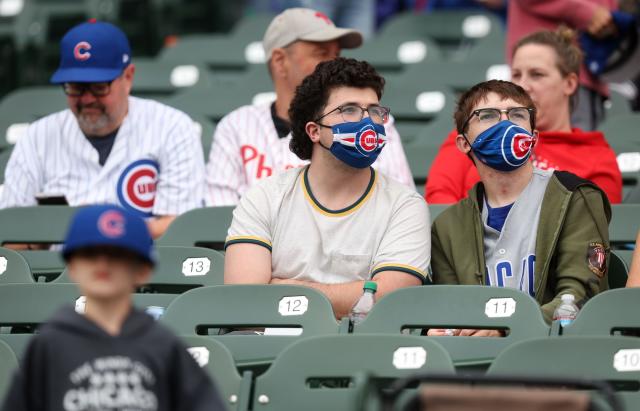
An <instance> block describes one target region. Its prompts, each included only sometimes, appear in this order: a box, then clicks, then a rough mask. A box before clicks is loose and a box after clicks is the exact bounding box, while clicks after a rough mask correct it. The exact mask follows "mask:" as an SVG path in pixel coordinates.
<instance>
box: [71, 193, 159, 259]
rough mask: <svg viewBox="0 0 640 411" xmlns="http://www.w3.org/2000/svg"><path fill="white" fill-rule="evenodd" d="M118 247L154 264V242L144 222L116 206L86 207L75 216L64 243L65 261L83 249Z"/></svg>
mask: <svg viewBox="0 0 640 411" xmlns="http://www.w3.org/2000/svg"><path fill="white" fill-rule="evenodd" d="M100 246H108V247H118V248H122V249H125V250H128V251H131V252H132V253H134V254H136V255H138V256H139V257H141V258H142V259H143V260H145V261H147V262H149V263H150V264H152V265H154V264H155V256H154V252H153V239H152V238H151V235H150V234H149V229H148V228H147V224H146V223H145V222H144V220H143V219H142V218H140V217H138V216H137V215H135V214H133V213H132V212H130V211H127V210H125V209H123V208H120V207H117V206H114V205H94V206H88V207H83V208H81V209H80V210H78V212H77V213H76V214H75V215H74V216H73V219H72V221H71V225H70V226H69V230H68V231H67V236H66V238H65V241H64V247H63V249H62V255H63V257H64V258H65V259H68V258H69V256H70V255H71V254H72V253H73V252H75V251H77V250H78V249H81V248H87V247H100Z"/></svg>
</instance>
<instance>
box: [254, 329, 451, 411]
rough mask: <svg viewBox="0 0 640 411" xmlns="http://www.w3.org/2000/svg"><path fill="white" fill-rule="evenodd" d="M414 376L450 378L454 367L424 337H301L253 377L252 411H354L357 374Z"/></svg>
mask: <svg viewBox="0 0 640 411" xmlns="http://www.w3.org/2000/svg"><path fill="white" fill-rule="evenodd" d="M416 372H438V373H447V374H453V373H454V368H453V364H452V362H451V358H450V357H449V354H448V353H447V352H446V350H444V349H443V348H442V347H441V346H440V345H439V344H438V343H437V342H435V341H433V340H428V339H425V338H419V337H415V336H409V335H381V334H372V335H335V336H319V337H312V338H305V339H302V340H300V341H298V342H296V343H295V344H292V345H291V346H289V347H288V348H287V349H285V350H284V351H283V352H282V353H280V355H278V357H277V358H276V360H275V362H274V363H273V365H272V366H271V367H270V368H269V370H267V372H266V373H264V374H263V375H261V376H259V377H258V378H257V379H256V382H255V389H254V401H253V404H254V410H265V411H266V410H299V409H305V410H308V411H310V410H348V409H354V408H353V406H354V404H355V402H356V401H357V400H358V398H357V397H358V389H357V388H358V386H357V376H358V374H360V373H366V374H368V375H371V376H372V377H373V378H375V379H376V380H378V383H379V384H385V383H386V382H387V381H388V380H389V379H394V378H401V377H407V376H409V375H411V374H414V373H416ZM385 380H386V381H385Z"/></svg>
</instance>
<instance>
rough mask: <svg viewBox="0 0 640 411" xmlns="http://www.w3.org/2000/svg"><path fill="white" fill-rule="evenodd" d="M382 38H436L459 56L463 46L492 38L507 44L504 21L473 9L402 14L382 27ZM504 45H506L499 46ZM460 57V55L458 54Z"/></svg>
mask: <svg viewBox="0 0 640 411" xmlns="http://www.w3.org/2000/svg"><path fill="white" fill-rule="evenodd" d="M378 36H379V37H387V36H406V37H408V38H416V37H417V38H428V39H431V40H433V41H435V42H436V43H437V44H438V45H439V46H440V47H441V48H442V49H443V50H444V51H445V52H446V51H449V53H447V54H449V55H450V57H451V58H454V59H455V58H456V57H457V56H456V53H457V52H460V51H466V50H464V49H462V50H460V46H461V45H462V46H464V45H467V44H473V43H476V42H479V41H481V40H482V41H486V40H493V41H494V42H495V44H500V45H503V44H504V27H503V24H502V22H500V20H499V19H498V18H497V17H496V16H495V15H492V14H490V13H478V12H473V11H449V10H446V11H445V10H443V11H434V12H431V13H423V14H418V13H412V12H405V13H399V14H397V15H396V16H394V17H392V18H391V19H389V20H388V21H387V22H386V23H385V24H384V25H383V26H382V28H381V29H380V32H379V33H378ZM500 47H503V46H500ZM458 58H459V57H458Z"/></svg>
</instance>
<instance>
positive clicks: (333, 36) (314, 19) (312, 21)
mask: <svg viewBox="0 0 640 411" xmlns="http://www.w3.org/2000/svg"><path fill="white" fill-rule="evenodd" d="M298 40H305V41H317V42H321V41H330V40H338V41H339V42H340V47H341V48H343V49H353V48H356V47H360V45H361V44H362V34H361V33H360V32H359V31H357V30H353V29H343V28H339V27H336V26H335V24H333V22H332V21H331V20H330V19H329V18H328V17H327V16H326V15H325V14H324V13H321V12H319V11H316V10H312V9H305V8H299V7H298V8H290V9H287V10H285V11H283V12H282V13H280V14H278V15H277V16H276V17H274V19H273V20H272V21H271V24H269V27H268V28H267V31H266V32H265V33H264V38H263V39H262V46H263V47H264V54H265V56H266V58H267V60H268V59H270V58H271V53H272V52H273V49H275V48H280V47H286V46H288V45H289V44H291V43H293V42H294V41H298Z"/></svg>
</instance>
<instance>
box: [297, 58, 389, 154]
mask: <svg viewBox="0 0 640 411" xmlns="http://www.w3.org/2000/svg"><path fill="white" fill-rule="evenodd" d="M339 87H354V88H360V89H366V88H370V89H372V90H373V91H375V93H376V95H377V96H378V99H380V98H381V97H382V92H383V90H384V78H382V77H381V76H380V75H379V74H378V72H376V70H375V69H374V68H373V66H372V65H371V64H369V63H367V62H366V61H358V60H354V59H350V58H344V57H338V58H336V59H334V60H330V61H325V62H322V63H320V64H318V65H317V66H316V69H315V70H314V71H313V73H312V74H310V75H308V76H307V77H305V79H304V80H303V81H302V84H300V85H299V86H298V87H297V88H296V94H295V95H294V97H293V100H292V101H291V105H290V106H289V118H290V119H291V141H290V142H289V148H290V149H291V151H292V152H293V153H294V154H295V155H297V156H298V157H299V158H300V159H301V160H309V159H311V152H312V151H313V142H312V141H311V139H310V138H309V136H308V135H307V132H306V130H305V127H306V124H307V122H309V121H316V119H317V118H318V117H320V116H321V115H322V111H323V110H324V109H325V107H326V105H327V101H329V95H330V93H331V92H332V91H333V90H334V89H336V88H339Z"/></svg>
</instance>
